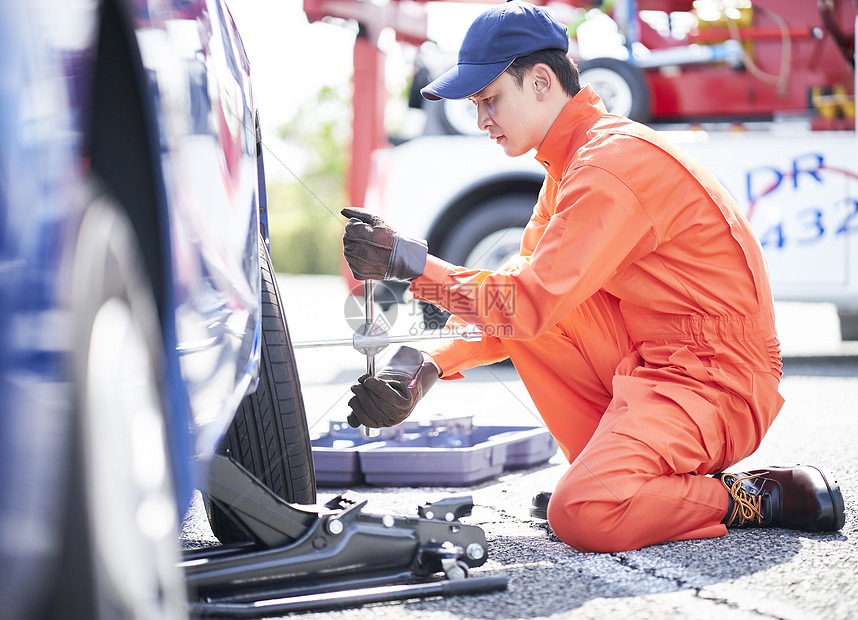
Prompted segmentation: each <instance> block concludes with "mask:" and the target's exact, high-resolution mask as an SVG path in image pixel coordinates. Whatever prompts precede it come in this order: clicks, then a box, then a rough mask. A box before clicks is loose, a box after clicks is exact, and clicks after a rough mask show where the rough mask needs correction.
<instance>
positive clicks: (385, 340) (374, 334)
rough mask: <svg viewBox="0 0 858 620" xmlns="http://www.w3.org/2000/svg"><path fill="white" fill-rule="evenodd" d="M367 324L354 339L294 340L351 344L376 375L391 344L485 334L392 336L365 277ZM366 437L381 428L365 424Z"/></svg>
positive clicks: (304, 344) (297, 345) (305, 345)
mask: <svg viewBox="0 0 858 620" xmlns="http://www.w3.org/2000/svg"><path fill="white" fill-rule="evenodd" d="M363 296H364V302H365V303H364V323H363V325H361V327H360V328H359V329H358V330H357V331H355V333H354V336H352V338H351V339H348V338H338V339H332V340H306V341H301V342H293V343H292V348H294V349H310V348H318V347H339V346H347V345H351V346H352V347H354V349H356V350H357V351H359V352H361V353H363V354H364V355H366V372H367V374H370V375H374V374H375V356H376V355H377V354H378V353H380V352H381V351H383V350H384V349H386V348H387V347H388V346H389V345H390V344H400V343H407V342H420V341H426V340H438V339H446V338H461V339H463V340H467V341H474V340H480V339H481V338H482V337H483V334H482V332H481V331H479V330H478V329H476V328H474V329H469V330H464V331H459V332H450V333H446V334H444V333H441V334H436V335H432V334H424V335H414V336H389V335H388V333H387V332H386V331H385V330H384V329H383V328H380V327H379V326H378V325H376V324H375V280H364V283H363ZM362 428H363V433H364V435H365V436H366V437H377V436H378V435H379V434H380V432H381V431H380V430H379V429H377V428H368V427H362Z"/></svg>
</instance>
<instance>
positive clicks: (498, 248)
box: [420, 193, 536, 329]
mask: <svg viewBox="0 0 858 620" xmlns="http://www.w3.org/2000/svg"><path fill="white" fill-rule="evenodd" d="M535 202H536V194H535V193H534V194H527V193H519V194H509V195H506V196H499V197H497V198H492V199H491V200H487V201H486V202H485V203H483V204H482V205H480V206H479V207H477V208H476V209H474V210H473V211H471V212H470V213H468V214H467V215H466V216H465V217H463V218H462V219H461V220H460V221H459V222H458V223H456V225H455V226H454V227H453V229H452V230H451V231H450V232H449V233H448V234H447V236H446V238H445V239H444V241H443V242H442V243H441V245H440V250H439V252H438V255H439V256H440V257H441V258H443V259H444V260H446V261H447V262H450V263H453V264H454V265H462V266H463V267H477V268H480V269H492V270H494V269H497V268H498V267H500V266H501V265H503V264H504V263H505V262H506V261H507V260H509V259H510V257H512V256H514V255H516V254H518V252H519V250H520V248H521V236H522V234H524V227H525V226H526V225H527V222H528V221H529V220H530V214H531V213H532V211H533V205H534V203H535ZM420 303H421V309H422V311H423V322H424V324H425V325H426V327H427V328H428V329H440V328H441V327H443V326H444V324H445V323H446V322H447V318H449V316H450V315H449V313H447V312H445V311H443V310H441V309H439V308H437V307H436V306H433V305H432V304H428V303H425V302H420Z"/></svg>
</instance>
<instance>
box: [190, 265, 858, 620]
mask: <svg viewBox="0 0 858 620" xmlns="http://www.w3.org/2000/svg"><path fill="white" fill-rule="evenodd" d="M281 287H282V293H283V296H284V301H285V304H286V306H287V315H288V316H289V322H290V328H291V330H292V337H293V340H294V341H296V342H302V341H311V340H319V339H333V338H343V337H345V338H348V337H350V336H351V330H350V327H349V323H348V321H347V320H346V319H345V318H344V316H343V315H344V313H346V314H347V313H348V310H347V308H348V293H347V291H346V289H345V287H344V286H343V285H342V283H341V281H340V280H339V279H337V278H318V277H307V276H298V277H283V278H282V279H281ZM344 309H345V310H344ZM411 314H412V313H411V312H410V310H409V309H408V308H407V307H406V308H400V310H399V312H398V314H397V316H396V317H393V318H394V319H395V320H393V321H391V322H392V323H393V329H392V333H408V331H409V330H410V329H411V327H412V325H414V324H418V323H419V318H415V317H414V316H411ZM778 323H779V330H780V335H781V340H782V342H783V350H784V355H785V362H784V372H785V374H784V379H783V382H782V389H781V392H782V394H783V396H784V397H785V399H786V404H785V405H784V408H783V410H782V413H781V414H780V416H779V417H778V419H777V420H776V422H775V424H774V425H773V427H772V429H771V430H770V432H769V434H768V435H767V436H766V438H765V440H764V441H763V444H762V446H761V447H760V449H759V450H758V451H757V452H756V453H755V454H754V455H752V456H751V457H749V458H748V459H747V460H746V461H744V462H743V463H741V464H740V465H739V466H737V471H738V470H739V469H738V468H760V467H765V466H767V465H777V464H781V465H791V464H795V463H799V462H801V463H810V464H817V465H822V466H824V467H826V468H828V469H829V470H831V471H833V472H835V473H836V475H837V478H838V480H839V483H840V486H841V489H842V491H843V495H844V499H845V502H846V508H847V516H846V525H845V527H844V528H843V529H842V530H841V531H840V532H838V533H833V534H810V533H805V532H795V531H787V530H777V529H773V530H764V529H746V530H731V531H729V532H728V534H727V536H725V537H723V538H717V539H710V540H694V541H683V542H672V543H665V544H661V545H656V546H653V547H648V548H645V549H641V550H638V551H628V552H622V553H610V554H587V553H581V552H578V551H576V550H573V549H571V548H569V547H567V546H565V545H564V544H563V543H561V542H560V541H558V540H557V539H556V538H555V537H554V536H553V534H552V533H551V531H550V529H549V528H548V527H547V525H546V524H545V523H544V522H541V521H538V520H535V519H533V518H531V517H530V516H529V514H528V507H529V501H530V497H531V496H532V495H533V494H534V492H535V491H538V490H543V489H545V490H550V489H551V488H553V485H554V483H555V482H556V480H557V479H558V478H559V477H560V476H561V475H562V473H563V471H564V469H565V467H564V464H563V462H562V459H560V458H559V456H557V455H555V457H553V458H552V459H551V460H550V461H548V462H547V463H545V464H542V465H539V466H536V467H533V468H530V469H527V470H522V471H515V472H508V473H504V474H502V475H500V476H499V477H497V478H494V479H491V480H488V481H486V482H482V483H479V484H477V485H473V486H470V487H464V488H462V487H449V488H402V487H398V488H374V487H358V488H354V489H353V490H354V491H356V492H358V493H359V494H361V495H363V496H364V497H365V498H367V499H368V500H369V504H368V506H367V511H368V512H374V513H386V512H390V513H395V514H406V515H413V514H416V508H417V506H418V505H421V504H424V503H426V502H428V501H434V500H437V499H440V498H442V497H445V496H447V495H452V494H461V493H468V494H471V495H472V496H473V499H474V502H475V508H474V511H473V514H472V516H471V517H469V518H467V519H465V520H464V521H465V522H466V523H469V524H474V525H478V526H480V527H482V528H483V529H484V530H485V532H486V535H487V538H488V540H489V559H488V561H487V563H486V564H485V565H484V566H482V567H480V568H479V569H476V570H474V571H472V576H506V577H507V578H508V583H509V585H508V589H507V590H506V591H504V592H499V593H493V594H486V595H480V596H465V597H453V598H435V599H429V600H411V601H406V602H399V603H383V604H376V605H372V606H366V607H362V608H352V609H343V610H333V611H329V612H323V613H307V614H304V615H302V616H301V617H304V618H308V619H312V620H316V619H329V618H330V619H334V618H336V619H343V620H346V619H350V618H373V619H376V618H378V619H383V618H391V619H396V620H409V619H421V620H422V619H426V620H447V619H452V618H457V619H459V618H461V619H490V618H491V619H514V618H564V619H565V618H600V619H604V618H609V617H610V618H635V619H643V618H658V619H666V618H695V619H705V618H712V619H718V620H721V619H723V618H730V619H732V618H737V619H738V618H749V619H751V618H753V619H756V620H759V619H761V618H784V619H796V620H798V619H801V620H804V619H808V618H819V619H826V620H828V619H838V618H858V519H856V516H858V515H856V501H857V500H858V497H856V495H858V449H856V440H858V411H856V403H858V348H856V346H855V344H856V343H842V342H840V340H839V337H838V335H837V334H838V332H837V317H836V313H835V312H834V309H833V308H832V307H830V306H826V305H808V304H779V305H778ZM391 351H392V349H389V350H388V351H385V352H383V353H382V354H380V355H379V356H378V363H379V364H381V363H383V361H384V359H385V358H386V356H389V355H390V353H391ZM297 360H298V366H299V372H300V375H301V380H302V384H303V391H304V398H305V403H306V406H307V417H308V420H309V423H310V425H311V433H312V434H314V435H318V434H321V433H323V432H325V431H326V430H327V428H328V423H329V422H330V421H331V420H342V419H344V418H345V415H346V413H347V407H346V402H347V401H348V398H349V396H350V393H349V389H348V388H349V386H350V385H351V383H352V381H353V380H354V379H355V378H356V377H357V376H359V375H360V374H362V373H363V372H364V371H365V367H366V361H365V358H364V357H362V356H361V355H360V354H359V353H357V352H356V351H354V350H352V349H349V348H341V349H324V350H319V349H309V350H307V349H300V350H299V351H298V352H297ZM438 414H441V415H472V416H473V417H474V421H475V423H476V424H477V425H480V424H484V425H521V426H537V425H539V424H540V422H539V419H538V416H537V414H536V410H535V407H534V406H533V403H532V401H531V400H530V399H529V397H528V396H527V393H526V391H525V390H524V388H523V386H522V385H521V382H520V380H519V379H518V377H517V375H516V373H515V371H514V369H513V368H512V367H511V366H508V365H495V366H492V367H489V368H480V369H474V370H472V371H469V372H467V373H466V379H465V380H464V381H455V382H444V383H442V384H437V385H436V387H434V388H433V390H432V391H431V392H430V393H429V394H428V395H427V397H426V398H425V399H424V401H423V402H421V403H420V405H419V406H418V409H417V411H415V414H414V415H415V416H416V417H418V418H423V417H428V416H433V415H438ZM340 490H342V489H320V501H325V500H327V499H329V498H330V497H333V496H334V495H335V494H336V493H338V492H339V491H340ZM183 536H184V538H185V542H186V543H187V544H189V545H194V544H197V543H198V542H200V541H203V542H205V541H206V540H210V539H211V533H210V531H208V530H207V526H206V523H205V520H204V518H202V517H201V515H200V513H199V511H197V512H194V513H192V514H191V515H190V516H189V518H188V520H187V522H186V526H185V529H184V532H183Z"/></svg>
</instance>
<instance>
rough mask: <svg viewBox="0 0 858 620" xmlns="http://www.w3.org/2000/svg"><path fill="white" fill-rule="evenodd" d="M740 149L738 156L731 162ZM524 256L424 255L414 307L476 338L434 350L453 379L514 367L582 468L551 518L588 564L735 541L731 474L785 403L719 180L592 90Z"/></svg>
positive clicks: (751, 257)
mask: <svg viewBox="0 0 858 620" xmlns="http://www.w3.org/2000/svg"><path fill="white" fill-rule="evenodd" d="M740 156H741V154H740V153H737V157H740ZM536 158H537V159H538V161H540V162H541V163H543V165H544V166H545V169H546V171H547V175H546V179H545V182H544V185H543V187H542V189H541V191H540V195H539V199H538V202H537V204H536V206H535V207H534V211H533V214H532V216H531V219H530V221H529V222H528V224H527V227H526V229H525V233H524V238H523V240H522V245H521V254H520V256H519V257H517V258H516V259H515V260H513V261H511V262H510V263H509V264H508V265H506V266H505V267H504V268H502V269H499V270H498V271H495V272H490V271H481V270H476V269H468V268H464V267H456V266H454V265H451V264H449V263H446V262H445V261H443V260H440V259H438V258H436V257H433V256H430V257H429V259H428V262H427V264H426V269H425V271H424V273H423V275H422V276H420V277H418V278H416V279H415V280H414V281H413V282H412V285H411V290H412V292H413V293H414V295H415V297H417V298H418V299H423V300H425V301H429V302H431V303H433V304H435V305H438V306H440V307H443V308H444V309H446V310H448V311H450V312H451V313H453V315H455V316H454V318H453V319H451V320H454V321H455V320H457V319H458V320H459V321H462V322H464V323H467V324H470V325H475V326H478V327H479V328H481V329H482V331H483V334H484V335H483V338H482V340H481V341H478V342H466V341H463V340H456V341H452V340H447V341H441V342H439V343H438V344H437V345H434V346H431V347H425V348H424V350H425V351H426V352H427V353H429V354H430V355H431V356H432V357H433V358H434V359H435V361H436V362H437V363H438V365H439V366H440V367H441V369H442V377H443V378H446V379H453V378H459V377H461V376H462V375H461V373H460V371H461V370H463V369H466V368H471V367H474V366H478V365H483V364H489V363H492V362H496V361H499V360H502V359H504V358H506V357H509V358H510V359H511V360H512V362H513V363H514V365H515V367H516V369H517V370H518V373H519V375H520V376H521V379H522V381H523V382H524V384H525V386H526V388H527V390H528V392H529V394H530V395H531V397H532V399H533V402H534V403H535V405H536V407H537V408H538V410H539V413H540V415H541V416H542V417H543V419H544V421H545V423H546V425H547V426H548V428H549V430H550V431H551V433H552V435H553V436H554V438H555V439H556V440H557V442H558V444H559V446H560V448H561V450H562V451H563V453H564V454H565V455H566V457H567V459H568V460H569V462H570V467H569V469H568V470H567V472H566V473H565V474H564V476H563V477H562V479H561V480H560V482H559V484H558V485H557V487H556V489H555V491H554V493H553V496H552V499H551V502H550V504H549V507H548V518H549V523H550V524H551V527H552V529H553V530H554V531H555V533H556V534H557V535H558V536H559V537H560V538H561V540H563V541H565V542H566V543H567V544H569V545H571V546H573V547H576V548H578V549H581V550H584V551H602V552H609V551H620V550H628V549H636V548H640V547H643V546H646V545H650V544H654V543H659V542H664V541H668V540H683V539H690V538H710V537H715V536H721V535H723V534H724V533H725V532H726V529H725V526H724V525H722V524H721V520H722V519H723V517H724V515H725V513H726V511H727V506H728V499H727V492H726V490H725V489H724V487H723V486H722V484H721V482H719V481H718V480H716V479H713V478H711V477H709V476H705V475H704V474H707V473H714V472H719V471H723V470H724V468H726V467H729V466H730V465H732V464H734V463H735V462H737V461H739V460H740V459H742V458H744V457H746V456H747V455H749V454H751V453H752V452H753V451H754V450H755V449H756V448H757V447H758V446H759V444H760V441H761V440H762V438H763V435H764V434H765V433H766V431H767V429H768V428H769V426H770V425H771V423H772V422H773V421H774V418H775V416H776V415H777V413H778V411H779V410H780V407H781V405H782V404H783V399H782V398H781V396H780V394H779V393H778V384H779V381H780V377H781V358H780V344H779V342H778V339H777V334H776V331H775V324H774V311H773V302H772V293H771V287H770V283H769V278H768V273H767V268H766V264H765V260H764V257H763V254H762V249H761V247H760V245H759V243H758V241H757V239H756V237H755V235H754V233H753V231H752V229H751V227H750V225H749V223H748V221H747V219H746V218H745V216H744V215H743V214H742V213H741V211H740V210H739V208H738V206H737V205H736V203H735V202H734V201H733V199H732V198H731V197H730V196H729V195H728V193H727V192H726V190H725V189H724V188H723V187H722V186H721V185H720V184H719V183H718V182H717V181H716V180H715V178H714V177H713V176H712V175H711V174H709V173H708V172H707V171H706V170H704V169H703V168H702V167H701V166H700V165H699V164H697V163H696V162H694V161H693V160H691V159H690V158H689V157H688V156H687V155H685V154H683V153H682V152H681V151H679V150H678V149H676V148H675V147H673V146H672V145H670V144H669V143H668V142H666V141H665V140H664V139H663V138H662V137H660V136H659V135H658V134H657V133H656V132H654V131H652V130H651V129H649V128H647V127H645V126H643V125H640V124H637V123H634V122H632V121H630V120H628V119H625V118H621V117H617V116H614V115H610V114H607V113H606V111H605V108H604V106H603V105H602V102H601V100H600V99H599V98H598V97H597V96H596V95H595V93H594V92H593V91H592V89H591V88H590V87H585V88H584V89H583V90H582V91H581V92H580V93H578V94H577V95H576V96H575V97H574V98H573V99H572V100H571V101H570V102H569V103H568V104H567V105H566V107H565V108H564V109H563V111H562V112H561V114H560V115H559V116H558V118H557V120H556V121H555V123H554V124H553V126H552V128H551V129H550V131H549V132H548V134H547V136H546V138H545V140H544V141H543V143H542V145H541V147H540V148H539V151H538V152H537V153H536Z"/></svg>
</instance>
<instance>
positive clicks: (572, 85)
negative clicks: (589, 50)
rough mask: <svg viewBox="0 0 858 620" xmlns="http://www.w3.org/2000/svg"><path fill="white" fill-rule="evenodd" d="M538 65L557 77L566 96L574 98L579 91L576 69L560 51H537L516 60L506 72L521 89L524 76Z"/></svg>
mask: <svg viewBox="0 0 858 620" xmlns="http://www.w3.org/2000/svg"><path fill="white" fill-rule="evenodd" d="M539 63H543V64H546V65H548V66H549V68H550V69H551V70H552V71H553V72H554V75H556V76H557V79H558V80H559V81H560V86H561V87H562V88H563V91H564V92H565V93H566V94H567V95H570V96H573V97H574V96H575V95H577V94H578V91H579V90H581V81H580V78H579V77H578V68H577V67H576V66H575V63H573V62H572V59H570V58H569V57H568V56H567V55H566V53H565V52H564V51H563V50H560V49H547V50H539V51H537V52H533V53H532V54H528V55H527V56H522V57H520V58H516V59H515V60H514V61H512V64H511V65H510V66H509V67H507V70H506V71H507V73H509V74H510V75H511V76H512V77H513V79H514V80H515V83H516V84H517V85H518V87H519V88H521V86H522V84H524V75H525V74H526V73H527V72H528V71H530V70H531V69H532V68H533V67H534V66H536V65H537V64H539Z"/></svg>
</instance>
